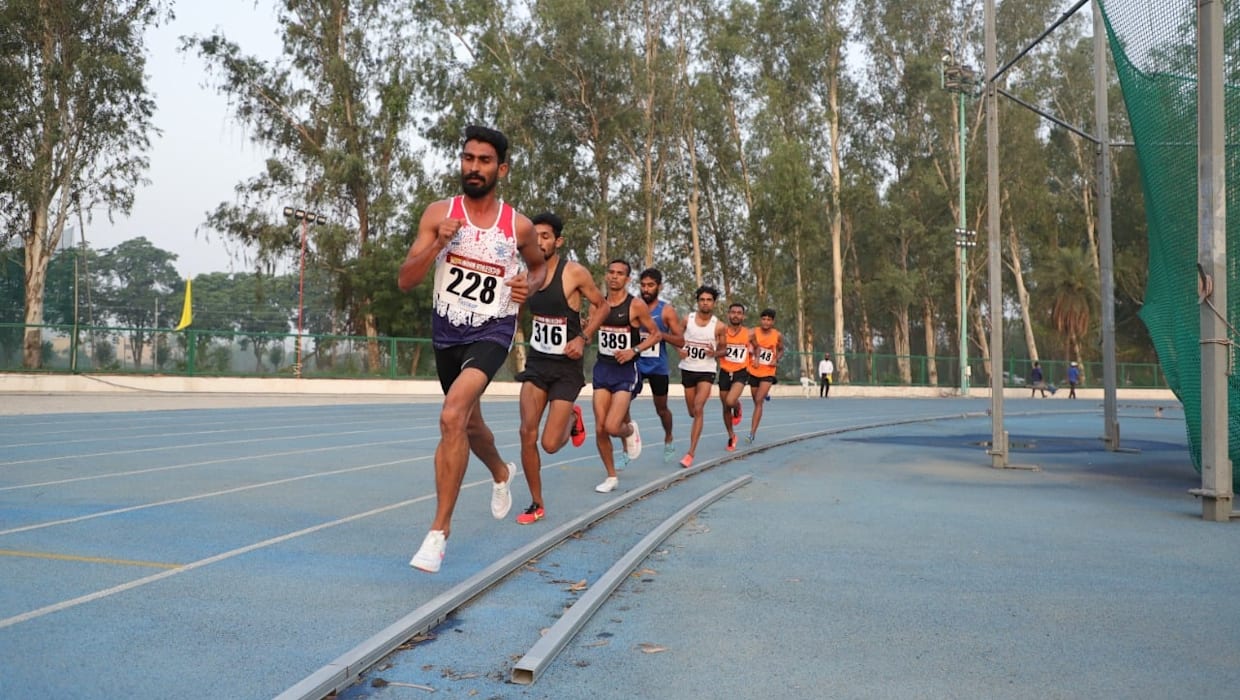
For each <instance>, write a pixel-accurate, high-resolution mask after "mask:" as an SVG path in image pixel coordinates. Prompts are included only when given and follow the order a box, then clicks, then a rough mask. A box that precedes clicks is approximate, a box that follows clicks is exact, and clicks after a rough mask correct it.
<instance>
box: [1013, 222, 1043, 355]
mask: <svg viewBox="0 0 1240 700" xmlns="http://www.w3.org/2000/svg"><path fill="white" fill-rule="evenodd" d="M1012 218H1013V217H1008V221H1009V224H1008V252H1009V254H1010V255H1011V260H1010V261H1009V263H1008V267H1009V268H1010V269H1011V270H1012V276H1013V277H1014V278H1015V279H1016V299H1017V302H1018V304H1019V306H1020V320H1021V323H1022V324H1023V325H1024V328H1025V347H1026V348H1028V350H1029V359H1030V360H1032V361H1034V362H1036V361H1037V360H1038V341H1037V338H1035V337H1034V335H1033V318H1032V317H1031V316H1030V314H1029V290H1028V289H1027V288H1026V287H1025V274H1024V266H1023V265H1022V263H1021V256H1020V242H1019V241H1018V240H1017V238H1016V226H1014V225H1012V224H1011V223H1010V222H1011V220H1012Z"/></svg>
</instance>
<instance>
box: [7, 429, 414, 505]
mask: <svg viewBox="0 0 1240 700" xmlns="http://www.w3.org/2000/svg"><path fill="white" fill-rule="evenodd" d="M436 439H438V438H436V437H421V438H413V439H410V440H386V441H384V442H366V443H351V444H347V445H332V446H330V447H314V448H307V449H304V450H288V451H286V452H265V453H263V454H253V455H242V456H240V457H222V458H220V459H207V460H203V461H201V462H186V463H184V464H172V465H168V466H166V467H150V468H148V469H131V470H129V471H124V472H109V473H107V474H94V475H91V476H74V477H68V478H65V479H57V480H55V481H40V482H37V483H33V484H16V485H13V486H0V492H4V491H19V490H22V489H33V488H41V487H44V486H60V485H62V484H75V483H77V482H80V481H96V480H99V479H116V478H120V477H124V476H139V475H142V474H153V473H156V472H168V471H176V470H178V469H189V468H191V467H203V466H209V465H212V464H227V463H229V462H246V461H251V460H255V459H268V458H271V457H291V456H293V455H306V454H315V453H318V452H331V451H332V450H354V449H358V448H363V447H379V446H381V445H402V444H406V443H415V442H425V441H427V440H436Z"/></svg>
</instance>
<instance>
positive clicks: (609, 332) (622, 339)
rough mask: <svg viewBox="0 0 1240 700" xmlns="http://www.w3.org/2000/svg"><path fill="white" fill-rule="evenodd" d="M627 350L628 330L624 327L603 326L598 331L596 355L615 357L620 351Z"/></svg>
mask: <svg viewBox="0 0 1240 700" xmlns="http://www.w3.org/2000/svg"><path fill="white" fill-rule="evenodd" d="M628 349H629V329H628V328H627V327H624V326H603V327H602V328H600V329H598V353H599V354H600V355H607V356H609V357H615V355H616V353H618V352H620V351H621V350H628Z"/></svg>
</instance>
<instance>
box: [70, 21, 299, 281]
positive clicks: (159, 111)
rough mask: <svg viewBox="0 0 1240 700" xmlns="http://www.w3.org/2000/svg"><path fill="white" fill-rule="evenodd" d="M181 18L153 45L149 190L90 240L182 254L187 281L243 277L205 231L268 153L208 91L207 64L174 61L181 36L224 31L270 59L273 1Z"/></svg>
mask: <svg viewBox="0 0 1240 700" xmlns="http://www.w3.org/2000/svg"><path fill="white" fill-rule="evenodd" d="M175 11H176V14H177V17H176V19H175V20H173V21H171V22H169V23H168V24H166V25H164V26H160V27H157V28H155V29H154V30H152V31H151V32H150V34H149V35H148V38H147V51H148V64H147V75H148V76H149V87H150V90H151V92H152V93H153V94H154V98H155V104H156V111H155V119H154V121H155V126H156V127H158V128H159V129H160V130H161V131H162V132H163V133H162V135H159V136H156V137H154V138H153V139H152V143H151V151H150V153H149V155H150V160H151V167H150V169H149V170H148V171H147V179H148V180H150V182H151V184H150V185H147V186H146V187H143V188H140V189H139V190H138V191H137V193H136V196H135V201H134V207H133V213H132V214H131V215H130V216H128V217H118V218H117V219H116V222H115V223H114V224H109V223H108V220H107V217H106V216H103V215H96V217H95V221H94V222H93V223H88V224H87V225H86V240H87V242H88V243H89V244H90V246H91V247H92V248H96V249H99V248H110V247H112V246H114V245H116V244H118V243H120V242H122V241H125V240H128V239H131V238H137V237H138V236H145V237H146V238H147V239H148V240H150V241H151V242H152V243H153V244H154V245H155V246H157V247H159V248H163V249H164V250H168V251H171V252H173V253H176V254H177V255H178V258H177V260H176V262H175V266H176V268H177V271H178V272H180V273H181V275H182V276H183V277H193V276H194V275H198V274H201V273H204V272H233V271H246V270H248V269H249V268H248V265H247V264H246V262H245V261H244V260H242V259H241V258H239V257H238V258H234V257H232V256H230V251H229V250H228V247H227V246H226V244H225V243H226V242H225V241H224V240H222V239H221V238H220V237H219V235H218V234H214V233H211V234H208V232H207V231H206V230H205V229H203V222H204V221H205V220H206V215H207V212H209V211H212V210H214V209H215V208H216V206H218V205H219V203H220V202H224V201H231V200H232V199H233V186H234V185H236V184H237V183H238V182H240V181H241V180H243V179H246V178H248V177H250V176H252V175H254V174H256V173H257V172H259V169H260V168H261V164H262V160H263V155H264V154H263V153H261V152H259V151H258V150H257V149H256V148H255V147H254V146H253V145H251V144H250V142H249V141H248V140H247V138H246V131H245V130H244V129H243V128H242V127H241V126H238V125H237V124H235V123H234V122H233V121H232V119H231V117H230V112H229V110H228V104H227V100H226V99H225V98H224V97H223V96H221V95H219V94H217V93H216V91H215V90H213V89H212V88H210V87H207V76H206V73H205V70H204V63H203V62H202V60H201V59H199V58H198V57H197V56H196V55H193V54H188V53H187V54H182V53H178V52H177V45H178V43H179V41H178V39H179V37H181V36H186V35H192V34H203V35H205V34H208V33H210V32H211V31H213V30H214V29H216V28H219V29H221V30H223V32H224V34H225V36H227V37H228V38H229V39H231V40H232V41H234V42H236V43H238V44H239V45H240V46H241V48H242V50H243V51H244V52H245V53H247V54H255V55H258V56H260V57H263V58H274V57H275V56H276V55H277V54H278V52H279V46H280V44H279V38H278V36H277V34H276V30H277V27H276V15H275V11H274V9H272V7H271V4H270V1H269V0H259V1H258V3H257V7H256V3H255V0H211V2H180V3H177V4H176V8H175Z"/></svg>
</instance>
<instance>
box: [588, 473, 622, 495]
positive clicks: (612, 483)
mask: <svg viewBox="0 0 1240 700" xmlns="http://www.w3.org/2000/svg"><path fill="white" fill-rule="evenodd" d="M619 485H620V479H618V478H616V477H614V476H609V477H607V478H606V479H603V483H601V484H599V485H598V486H595V487H594V490H595V491H598V492H599V493H611V492H612V491H615V490H616V487H617V486H619Z"/></svg>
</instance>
